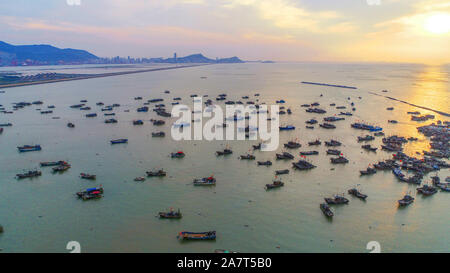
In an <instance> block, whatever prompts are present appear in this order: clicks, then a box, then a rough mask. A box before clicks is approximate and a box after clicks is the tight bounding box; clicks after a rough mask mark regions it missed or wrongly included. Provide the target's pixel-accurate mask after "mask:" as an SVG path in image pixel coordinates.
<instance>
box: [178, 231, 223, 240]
mask: <svg viewBox="0 0 450 273" xmlns="http://www.w3.org/2000/svg"><path fill="white" fill-rule="evenodd" d="M177 238H179V239H181V240H215V239H216V231H215V230H214V231H206V232H188V231H181V232H180V233H179V234H178V236H177Z"/></svg>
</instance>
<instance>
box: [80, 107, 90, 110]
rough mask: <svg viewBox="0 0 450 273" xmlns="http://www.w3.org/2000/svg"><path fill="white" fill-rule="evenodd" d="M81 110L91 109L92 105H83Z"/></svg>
mask: <svg viewBox="0 0 450 273" xmlns="http://www.w3.org/2000/svg"><path fill="white" fill-rule="evenodd" d="M80 110H91V107H89V106H85V107H81V108H80Z"/></svg>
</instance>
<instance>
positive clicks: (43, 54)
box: [0, 41, 244, 66]
mask: <svg viewBox="0 0 450 273" xmlns="http://www.w3.org/2000/svg"><path fill="white" fill-rule="evenodd" d="M139 63H171V64H177V63H180V64H187V63H199V64H200V63H207V64H214V63H244V61H242V60H241V59H239V58H238V57H231V58H222V59H219V58H216V59H210V58H207V57H205V56H203V55H202V54H192V55H189V56H185V57H177V56H176V54H174V57H172V58H130V57H127V58H123V57H119V56H117V57H113V58H101V57H98V56H95V55H94V54H92V53H90V52H88V51H86V50H79V49H72V48H64V49H61V48H57V47H54V46H51V45H11V44H8V43H5V42H2V41H0V66H29V65H67V64H139Z"/></svg>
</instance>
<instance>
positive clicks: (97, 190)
mask: <svg viewBox="0 0 450 273" xmlns="http://www.w3.org/2000/svg"><path fill="white" fill-rule="evenodd" d="M102 193H103V187H102V186H100V187H94V188H88V189H86V190H84V191H80V192H77V196H78V197H79V198H81V199H83V200H90V199H97V198H101V197H102Z"/></svg>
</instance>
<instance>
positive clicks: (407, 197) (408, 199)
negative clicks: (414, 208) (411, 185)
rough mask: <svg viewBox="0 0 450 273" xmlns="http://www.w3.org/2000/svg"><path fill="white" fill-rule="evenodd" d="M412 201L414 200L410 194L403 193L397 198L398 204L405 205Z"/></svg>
mask: <svg viewBox="0 0 450 273" xmlns="http://www.w3.org/2000/svg"><path fill="white" fill-rule="evenodd" d="M412 202H414V197H412V196H411V195H408V194H407V195H405V196H404V197H403V198H402V199H401V200H398V204H399V205H400V206H407V205H409V204H411V203H412Z"/></svg>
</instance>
